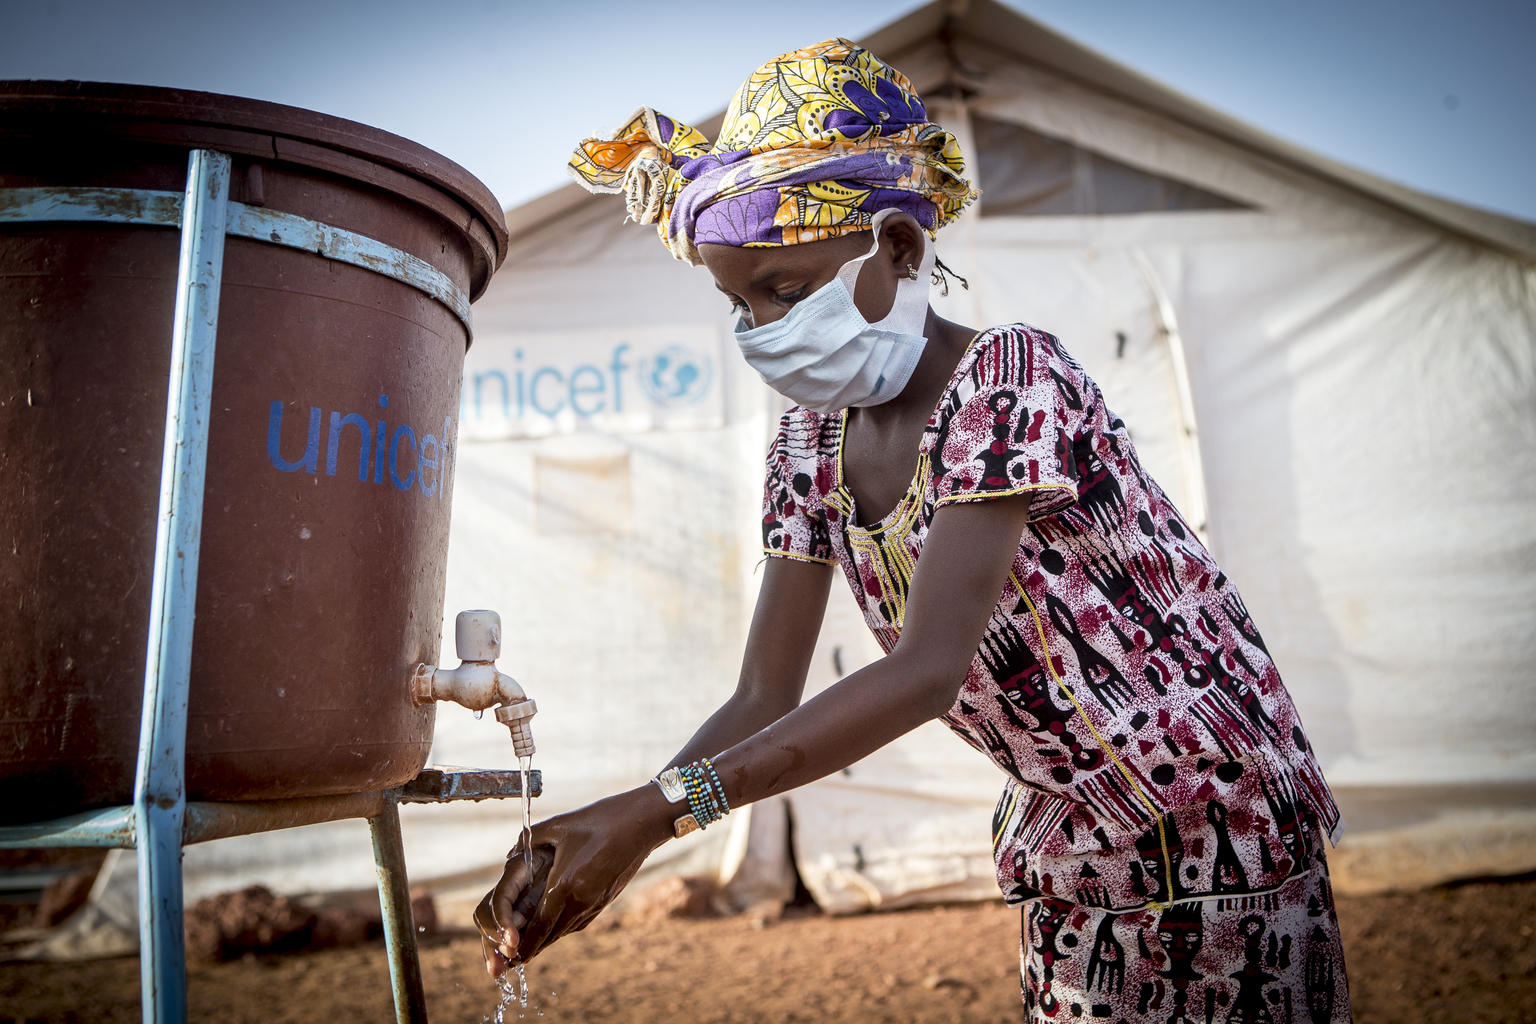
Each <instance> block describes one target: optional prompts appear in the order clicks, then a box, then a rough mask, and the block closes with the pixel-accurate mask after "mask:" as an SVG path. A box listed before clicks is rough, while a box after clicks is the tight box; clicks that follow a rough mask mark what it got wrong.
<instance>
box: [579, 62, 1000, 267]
mask: <svg viewBox="0 0 1536 1024" xmlns="http://www.w3.org/2000/svg"><path fill="white" fill-rule="evenodd" d="M570 170H571V174H572V175H573V176H574V177H575V178H576V180H577V182H578V183H579V184H581V185H583V186H585V187H586V188H587V189H588V190H590V191H592V192H622V193H624V198H625V203H626V205H627V206H628V208H629V215H630V217H631V218H633V219H634V220H636V221H638V222H640V223H641V224H655V225H656V231H657V233H658V234H659V235H660V236H661V240H662V241H663V242H665V243H666V245H667V248H669V249H671V250H672V255H674V256H676V257H677V258H678V259H680V260H687V261H688V262H689V263H692V264H694V265H697V264H698V263H699V262H700V260H699V250H698V247H699V246H700V245H703V244H708V243H718V244H721V245H736V246H776V245H794V244H796V243H798V242H816V241H821V240H822V239H826V238H836V237H837V236H839V235H845V234H849V233H851V232H854V231H861V230H864V229H867V228H868V227H869V223H870V219H871V217H873V215H874V214H875V213H876V212H877V211H879V210H882V209H885V208H886V207H895V208H896V209H899V210H903V211H905V212H907V213H910V214H911V215H912V216H913V217H914V218H915V219H916V220H917V222H918V223H919V224H921V225H922V226H923V227H924V228H926V229H927V230H928V232H929V234H930V235H931V234H933V233H934V232H935V231H937V230H938V229H939V228H940V227H942V226H943V225H945V224H947V223H949V222H950V221H951V220H953V219H954V218H955V217H956V215H958V214H959V213H960V211H961V210H963V209H964V208H965V207H966V206H967V205H968V204H969V203H971V202H972V201H973V200H974V199H975V198H976V196H977V192H976V190H975V189H973V188H971V185H970V182H969V181H967V180H966V178H965V174H964V172H965V158H964V157H963V156H962V155H961V153H960V146H959V144H958V143H957V142H956V141H955V137H954V136H953V135H951V134H950V133H949V132H947V131H945V130H944V129H943V128H940V127H939V126H938V125H936V124H933V123H932V122H930V121H929V120H928V113H927V111H926V110H925V109H924V107H923V101H922V99H921V98H920V97H919V96H918V95H917V93H916V92H914V91H913V89H912V83H911V82H909V81H907V78H906V76H905V75H903V74H902V73H901V72H899V71H897V70H896V69H895V68H893V67H891V66H890V65H888V64H886V63H885V62H884V61H882V60H881V59H880V58H879V57H876V56H875V55H874V54H872V53H870V52H869V51H868V50H865V49H862V48H861V47H859V46H858V45H857V44H855V43H851V42H849V41H848V40H846V39H829V40H827V41H826V42H824V43H817V44H816V45H815V46H811V47H807V48H806V49H803V50H794V51H792V52H790V53H786V54H784V55H782V56H779V57H775V58H774V59H773V60H771V61H769V62H768V63H767V64H764V65H763V66H762V67H761V68H759V69H758V70H757V71H755V72H753V74H752V77H750V78H748V79H747V80H746V81H745V82H744V83H742V86H741V88H740V89H738V90H736V95H735V96H734V97H733V98H732V99H731V105H730V107H729V108H727V110H726V112H725V121H724V123H723V124H722V125H721V126H720V138H719V139H717V140H716V141H715V143H714V145H713V146H711V145H710V143H709V140H708V139H706V138H705V137H704V136H703V135H701V134H700V133H699V132H698V131H697V130H696V129H694V128H691V127H689V126H688V125H686V124H683V123H682V122H680V121H674V120H672V119H671V118H668V117H666V116H664V115H662V114H658V113H656V111H654V110H652V109H650V108H649V107H641V108H640V110H638V111H637V112H636V113H635V115H634V116H633V117H632V118H630V119H629V122H628V123H627V124H625V125H624V126H623V127H622V128H620V129H619V130H618V131H617V132H615V133H614V134H613V136H612V137H611V138H606V139H601V138H594V139H587V140H586V141H584V142H582V143H581V145H579V146H577V147H576V152H575V154H574V155H573V156H572V157H571V162H570Z"/></svg>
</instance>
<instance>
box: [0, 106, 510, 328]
mask: <svg viewBox="0 0 1536 1024" xmlns="http://www.w3.org/2000/svg"><path fill="white" fill-rule="evenodd" d="M0 117H4V119H5V121H6V124H5V126H4V127H3V128H0V135H5V134H15V132H14V129H16V128H22V133H23V134H47V135H52V136H55V137H57V136H58V135H59V134H61V133H69V132H71V131H73V130H77V129H86V128H87V127H88V128H89V131H90V132H91V133H92V134H93V135H96V136H98V137H100V136H105V137H108V138H120V139H123V140H125V141H135V142H150V143H163V144H167V145H173V146H185V147H187V148H189V149H190V148H193V147H197V146H206V147H208V148H212V149H219V150H222V151H223V152H226V153H235V154H239V155H243V156H255V157H261V158H264V159H275V160H277V161H280V162H283V163H292V164H299V165H302V166H307V167H312V168H316V169H318V170H324V171H329V172H331V173H333V174H340V175H343V176H345V177H350V178H354V179H357V180H360V181H364V182H367V183H369V184H372V185H375V186H378V187H380V188H384V189H387V190H390V191H393V192H396V193H398V194H400V195H402V196H403V197H405V198H407V199H411V200H414V201H416V202H418V203H422V204H423V205H426V206H428V207H430V208H432V209H435V210H437V211H438V212H439V213H441V214H443V215H444V216H445V217H447V219H448V220H449V221H450V223H453V224H455V225H457V226H458V227H459V228H460V229H461V230H463V231H465V233H466V234H467V235H468V236H469V238H470V240H471V241H472V242H473V243H474V245H473V248H474V249H475V261H474V263H475V265H474V269H473V271H472V280H471V282H470V298H471V299H477V298H479V297H480V295H481V293H482V292H484V291H485V287H486V285H487V284H488V283H489V282H490V278H491V275H492V274H494V273H495V272H496V269H497V268H498V267H500V266H501V261H502V260H503V259H505V258H506V255H507V224H506V217H505V215H504V214H503V213H502V209H501V205H500V204H499V203H498V202H497V201H496V197H495V196H494V195H492V194H491V190H490V189H489V188H487V187H486V186H485V184H484V183H483V182H481V181H480V179H478V178H476V177H475V176H474V175H473V174H470V173H469V171H467V170H465V169H464V168H463V167H460V166H459V165H458V164H456V163H454V162H453V161H452V160H449V159H448V158H447V157H445V156H443V155H442V154H440V153H436V152H434V151H432V150H430V149H428V148H427V147H425V146H422V145H419V144H417V143H415V142H412V141H410V140H409V139H405V138H401V137H400V136H398V135H394V134H392V133H390V132H386V131H383V130H382V129H379V128H371V127H369V126H368V125H365V124H360V123H358V122H356V121H349V120H347V119H346V118H342V117H332V116H331V115H329V114H321V113H319V112H317V111H313V110H306V109H304V108H303V107H290V106H287V105H286V104H282V103H269V102H266V101H265V100H253V99H247V98H245V97H241V96H225V95H223V94H221V93H212V92H197V91H194V90H190V89H165V88H159V87H156V86H145V85H119V84H115V83H111V82H75V81H21V80H11V81H4V80H0ZM34 119H35V120H34ZM26 121H33V122H34V124H35V125H36V128H37V130H36V131H32V130H28V129H26V128H25V127H23V124H22V123H24V122H26ZM19 122H20V123H19Z"/></svg>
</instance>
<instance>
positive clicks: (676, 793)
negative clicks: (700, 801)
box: [656, 768, 688, 803]
mask: <svg viewBox="0 0 1536 1024" xmlns="http://www.w3.org/2000/svg"><path fill="white" fill-rule="evenodd" d="M656 784H657V785H659V786H660V787H661V793H662V795H663V796H665V797H666V798H667V800H669V801H670V802H672V803H678V802H680V801H682V800H683V799H685V798H686V797H687V795H688V794H687V792H686V790H685V788H684V786H683V774H682V772H680V771H678V770H677V769H676V768H668V769H667V770H666V771H664V772H662V773H661V774H660V775H658V776H656Z"/></svg>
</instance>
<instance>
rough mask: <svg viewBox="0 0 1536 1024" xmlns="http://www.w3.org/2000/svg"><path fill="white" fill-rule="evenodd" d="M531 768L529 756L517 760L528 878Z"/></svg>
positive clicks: (531, 815)
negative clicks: (529, 778)
mask: <svg viewBox="0 0 1536 1024" xmlns="http://www.w3.org/2000/svg"><path fill="white" fill-rule="evenodd" d="M532 768H533V758H532V757H531V756H530V757H520V758H518V759H517V774H518V775H519V776H520V779H519V781H520V782H521V787H520V788H521V790H522V794H523V863H524V864H526V865H527V866H528V877H529V878H532V877H533V793H532V792H531V791H530V790H529V787H528V777H529V775H530V774H531V770H532Z"/></svg>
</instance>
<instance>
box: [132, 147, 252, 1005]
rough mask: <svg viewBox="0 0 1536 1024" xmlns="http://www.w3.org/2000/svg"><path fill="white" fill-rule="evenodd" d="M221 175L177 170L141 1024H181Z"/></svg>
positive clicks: (224, 166) (146, 728)
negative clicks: (192, 679) (185, 836)
mask: <svg viewBox="0 0 1536 1024" xmlns="http://www.w3.org/2000/svg"><path fill="white" fill-rule="evenodd" d="M229 168H230V159H229V156H228V155H227V154H224V153H216V152H213V151H211V150H203V149H197V150H193V151H192V153H191V154H190V155H189V157H188V159H187V188H186V194H185V197H184V199H183V201H182V219H181V258H180V261H179V266H178V269H177V275H176V315H175V319H174V320H173V321H172V325H171V373H170V382H169V386H168V388H167V393H166V412H165V447H164V455H163V457H162V460H161V466H160V507H159V512H158V515H157V520H156V524H155V574H154V586H153V591H152V595H151V598H150V611H149V644H148V648H147V650H146V652H145V659H144V706H143V710H142V712H141V722H142V726H141V731H140V734H139V762H138V769H137V771H136V773H135V776H134V791H133V807H134V814H133V817H134V833H135V845H136V846H137V847H138V851H139V980H140V986H141V992H142V995H141V1002H142V1006H143V1013H144V1020H145V1021H153V1022H154V1024H181V1022H183V1021H185V1020H186V1019H187V963H186V961H187V955H186V945H185V940H184V938H183V935H182V928H183V924H182V888H181V881H182V880H181V847H182V827H183V820H184V816H185V813H186V775H185V767H186V744H187V689H188V683H189V676H190V674H191V666H192V631H193V613H194V610H195V608H196V604H197V564H198V551H199V544H200V541H201V538H202V521H203V479H204V470H205V468H206V465H207V459H208V417H209V407H210V403H211V400H212V390H213V353H214V342H215V340H216V336H217V334H218V323H219V288H220V284H221V282H222V278H223V270H224V229H225V224H226V219H227V209H228V200H229Z"/></svg>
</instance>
